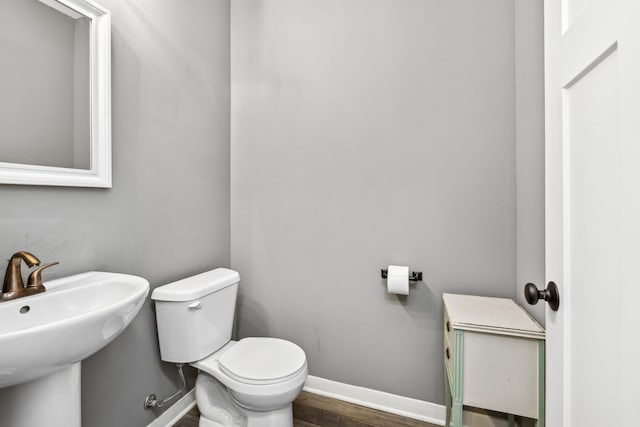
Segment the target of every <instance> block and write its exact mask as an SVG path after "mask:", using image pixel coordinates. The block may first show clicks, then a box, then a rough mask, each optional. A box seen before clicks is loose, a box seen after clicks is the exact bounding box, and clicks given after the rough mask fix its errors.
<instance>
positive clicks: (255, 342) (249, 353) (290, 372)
mask: <svg viewBox="0 0 640 427" xmlns="http://www.w3.org/2000/svg"><path fill="white" fill-rule="evenodd" d="M306 360H307V358H306V356H305V354H304V351H303V350H302V349H301V348H300V347H298V346H297V345H295V344H294V343H292V342H290V341H285V340H281V339H278V338H243V339H241V340H240V341H238V343H237V344H236V345H234V346H233V347H231V348H230V349H229V350H227V351H225V352H224V354H223V355H222V356H221V357H220V359H219V360H218V363H219V366H220V370H221V371H222V372H224V373H225V374H226V375H228V376H230V377H231V378H233V379H235V380H237V381H241V382H249V383H256V382H258V383H264V382H278V381H284V380H286V379H288V378H289V377H292V376H294V375H295V374H297V373H298V372H299V371H300V370H301V369H303V368H304V367H305V365H306Z"/></svg>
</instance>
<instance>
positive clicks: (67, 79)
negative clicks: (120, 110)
mask: <svg viewBox="0 0 640 427" xmlns="http://www.w3.org/2000/svg"><path fill="white" fill-rule="evenodd" d="M0 51H2V52H3V55H1V56H0V93H2V94H3V95H2V96H1V97H0V183H1V184H26V185H58V186H74V187H111V15H110V13H109V12H108V11H107V10H105V9H104V8H102V7H101V6H99V5H98V4H96V3H94V2H93V1H91V0H2V1H0Z"/></svg>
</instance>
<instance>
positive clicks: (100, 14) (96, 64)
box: [0, 0, 111, 188]
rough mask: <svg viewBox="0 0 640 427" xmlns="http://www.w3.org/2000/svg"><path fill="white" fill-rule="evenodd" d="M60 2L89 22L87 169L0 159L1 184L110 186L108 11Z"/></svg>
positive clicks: (78, 1)
mask: <svg viewBox="0 0 640 427" xmlns="http://www.w3.org/2000/svg"><path fill="white" fill-rule="evenodd" d="M40 1H42V2H43V3H45V4H48V5H50V6H51V7H54V8H55V4H56V3H59V4H62V5H64V6H67V7H68V8H70V9H73V10H74V11H76V12H78V13H80V14H82V15H84V16H86V17H87V18H89V19H90V20H91V26H90V28H91V29H90V38H91V40H90V42H89V45H90V47H91V48H90V56H89V57H90V67H89V68H90V77H89V81H90V89H89V96H90V108H91V111H90V122H91V123H90V128H91V131H90V135H91V137H90V140H91V141H90V153H91V154H90V164H91V167H90V169H72V168H60V167H53V166H39V165H26V164H18V163H5V162H0V183H1V184H25V185H56V186H70V187H103V188H110V187H111V14H110V12H109V11H107V10H106V9H104V8H103V7H101V6H99V5H97V4H96V3H94V2H93V1H91V0H40Z"/></svg>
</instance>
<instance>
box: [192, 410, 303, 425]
mask: <svg viewBox="0 0 640 427" xmlns="http://www.w3.org/2000/svg"><path fill="white" fill-rule="evenodd" d="M291 407H292V405H287V406H285V407H284V408H280V409H276V410H274V411H266V412H255V411H249V410H245V411H243V412H244V413H245V415H246V416H247V418H246V420H245V423H246V424H244V425H245V426H246V427H293V410H292V408H291ZM232 425H233V424H232ZM235 425H238V424H235ZM198 426H199V427H228V426H229V425H228V424H222V423H219V422H216V421H212V420H208V419H206V418H205V417H203V416H200V422H199V424H198Z"/></svg>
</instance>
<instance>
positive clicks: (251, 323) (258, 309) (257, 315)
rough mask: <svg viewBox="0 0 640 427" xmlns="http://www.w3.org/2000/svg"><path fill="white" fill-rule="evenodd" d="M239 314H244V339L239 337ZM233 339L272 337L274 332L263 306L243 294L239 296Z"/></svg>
mask: <svg viewBox="0 0 640 427" xmlns="http://www.w3.org/2000/svg"><path fill="white" fill-rule="evenodd" d="M238 313H242V330H243V337H238V332H237V331H238ZM233 323H234V331H233V337H234V338H235V339H239V338H244V337H271V336H273V331H272V329H271V327H270V325H269V321H268V320H267V312H266V311H265V310H264V308H263V304H260V302H258V301H256V300H254V299H251V297H248V296H246V295H243V294H238V302H237V304H236V318H235V319H234V322H233Z"/></svg>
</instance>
